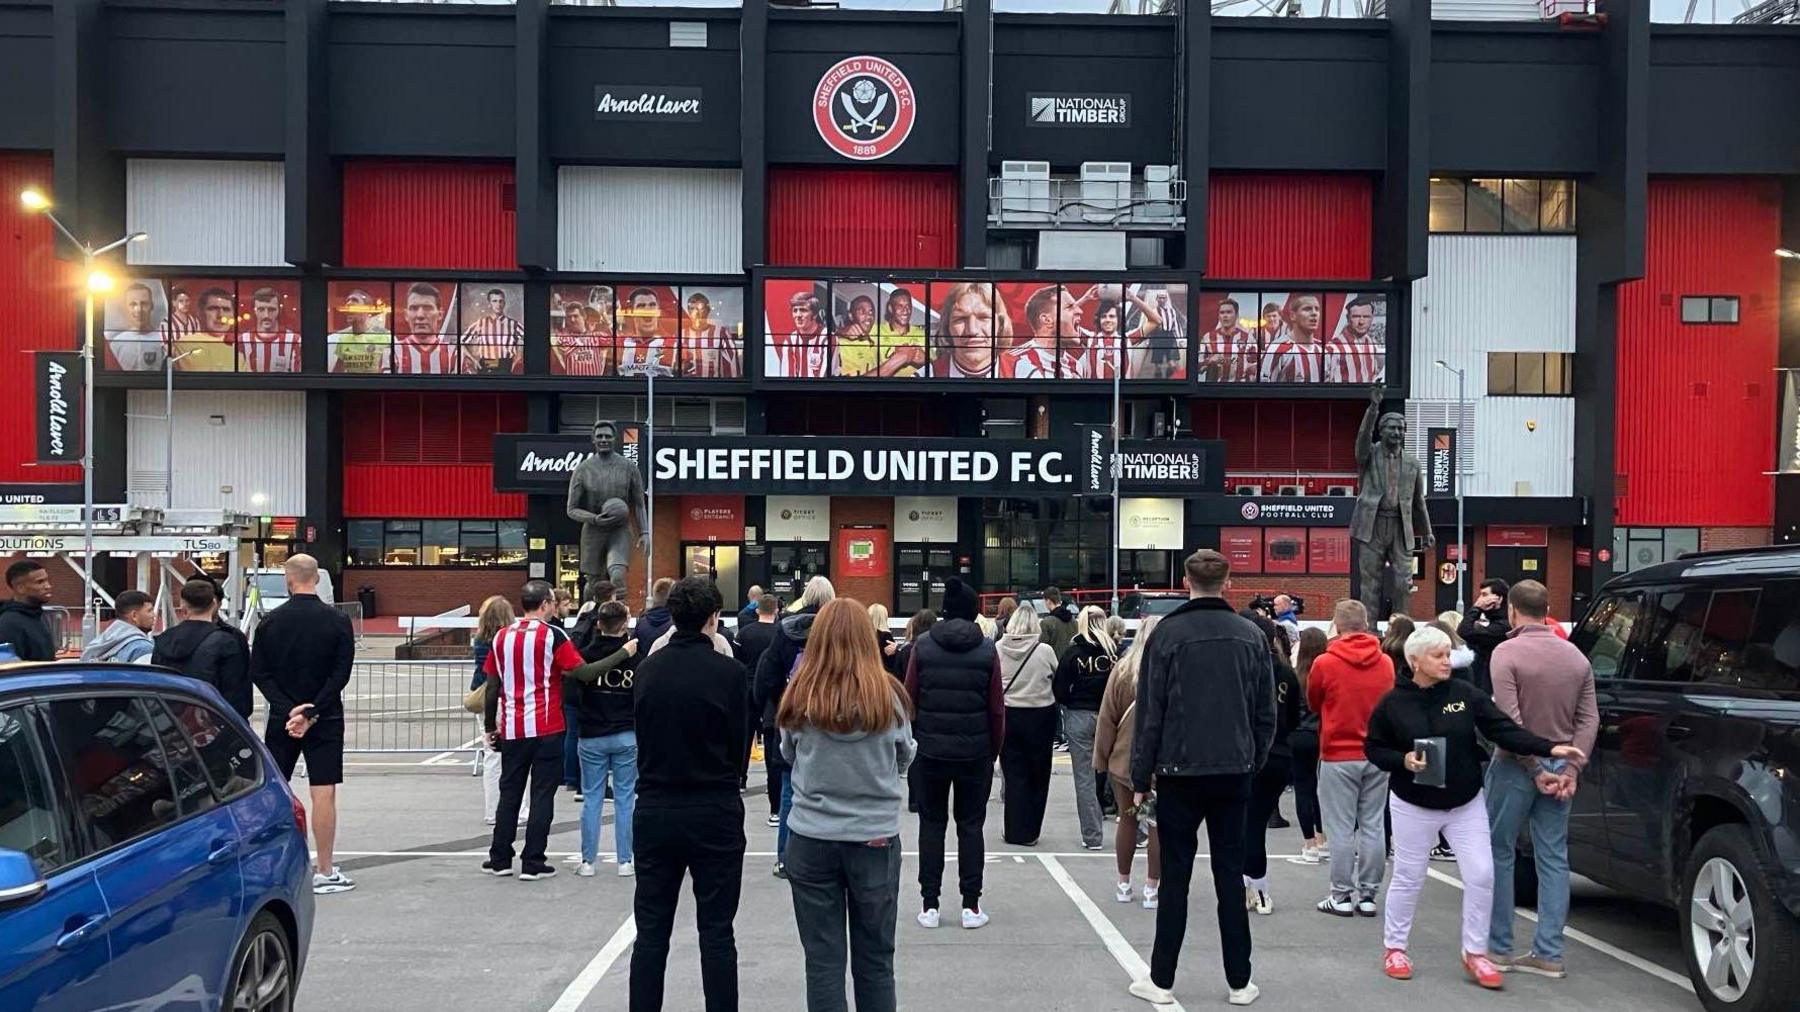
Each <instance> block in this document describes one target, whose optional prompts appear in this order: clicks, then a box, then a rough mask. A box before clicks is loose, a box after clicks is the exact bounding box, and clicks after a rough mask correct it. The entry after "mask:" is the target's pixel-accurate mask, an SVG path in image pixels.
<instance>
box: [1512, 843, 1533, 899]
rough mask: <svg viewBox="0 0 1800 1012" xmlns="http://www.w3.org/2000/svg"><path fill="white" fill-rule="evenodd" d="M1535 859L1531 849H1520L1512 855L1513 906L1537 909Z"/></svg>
mask: <svg viewBox="0 0 1800 1012" xmlns="http://www.w3.org/2000/svg"><path fill="white" fill-rule="evenodd" d="M1537 894H1538V877H1537V859H1536V858H1534V857H1532V856H1531V851H1529V850H1520V851H1516V852H1514V855H1513V906H1515V907H1530V908H1531V909H1533V910H1536V909H1537V901H1538V895H1537Z"/></svg>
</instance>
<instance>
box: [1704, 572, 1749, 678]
mask: <svg viewBox="0 0 1800 1012" xmlns="http://www.w3.org/2000/svg"><path fill="white" fill-rule="evenodd" d="M1761 594H1762V592H1761V591H1760V590H1721V591H1717V592H1715V593H1714V594H1713V596H1712V607H1711V608H1708V609H1707V611H1706V625H1705V626H1704V627H1703V628H1702V629H1701V634H1700V644H1699V646H1698V647H1696V648H1695V650H1694V656H1693V659H1692V668H1693V680H1694V681H1696V682H1705V683H1707V684H1709V685H1721V684H1724V685H1736V684H1737V680H1738V658H1739V657H1740V656H1742V654H1743V650H1744V644H1745V643H1747V642H1749V639H1750V625H1751V620H1752V618H1753V617H1754V616H1755V614H1756V602H1757V598H1758V597H1759V596H1761Z"/></svg>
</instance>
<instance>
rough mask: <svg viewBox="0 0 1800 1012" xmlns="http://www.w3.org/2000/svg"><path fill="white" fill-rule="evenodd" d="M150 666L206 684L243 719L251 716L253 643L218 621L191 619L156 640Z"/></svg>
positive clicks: (233, 628) (252, 701)
mask: <svg viewBox="0 0 1800 1012" xmlns="http://www.w3.org/2000/svg"><path fill="white" fill-rule="evenodd" d="M150 663H152V664H157V665H161V666H162V667H165V668H174V669H175V670H176V671H179V672H181V673H182V674H184V675H186V676H188V677H189V678H197V679H199V680H200V681H202V682H206V683H208V684H209V685H211V686H212V687H213V688H215V689H218V690H219V695H221V696H224V697H225V702H227V703H229V704H231V708H232V709H233V710H236V711H237V712H238V713H239V714H240V715H242V716H244V717H248V716H250V709H251V706H252V705H253V703H254V700H253V699H252V697H251V694H250V642H249V641H248V640H246V639H245V638H244V634H243V633H241V632H238V631H237V629H236V628H235V627H233V626H230V625H227V624H226V623H224V622H220V621H218V620H216V619H214V620H212V621H200V620H198V619H189V620H188V621H186V622H182V623H180V624H178V625H176V626H175V628H173V629H170V630H167V631H165V632H164V633H163V634H162V635H161V636H158V637H156V648H155V649H154V650H153V651H152V652H151V654H150Z"/></svg>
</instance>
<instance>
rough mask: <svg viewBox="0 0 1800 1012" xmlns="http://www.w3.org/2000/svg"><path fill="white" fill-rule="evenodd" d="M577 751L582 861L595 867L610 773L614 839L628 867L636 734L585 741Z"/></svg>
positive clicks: (621, 859) (635, 773)
mask: <svg viewBox="0 0 1800 1012" xmlns="http://www.w3.org/2000/svg"><path fill="white" fill-rule="evenodd" d="M576 748H577V750H578V751H579V753H580V755H581V794H582V798H581V860H582V861H584V862H586V863H588V864H593V863H594V856H595V850H596V849H597V848H598V847H599V846H600V806H601V805H603V804H605V798H606V778H607V775H608V774H611V776H612V790H613V836H614V838H615V839H616V841H617V843H618V848H619V863H620V864H629V863H630V862H631V816H632V810H633V809H635V808H636V807H637V777H638V768H637V732H636V731H621V732H619V733H618V734H609V735H604V736H602V737H599V738H582V739H581V740H580V744H579V745H577V746H576Z"/></svg>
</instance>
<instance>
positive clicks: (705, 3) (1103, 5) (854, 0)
mask: <svg viewBox="0 0 1800 1012" xmlns="http://www.w3.org/2000/svg"><path fill="white" fill-rule="evenodd" d="M617 2H618V3H619V5H620V6H622V7H652V6H668V5H669V4H671V3H674V4H677V5H679V6H684V7H739V6H742V0H617ZM838 2H839V5H840V6H842V7H844V8H847V9H864V10H867V9H883V10H918V11H934V10H942V9H943V7H944V3H943V0H838ZM1258 2H1259V0H1239V2H1238V3H1237V4H1234V5H1233V8H1235V9H1233V8H1228V9H1227V13H1236V12H1237V10H1242V11H1244V12H1245V13H1248V12H1250V11H1254V10H1255V9H1256V7H1257V4H1258ZM1303 2H1304V3H1305V4H1306V7H1307V10H1309V11H1317V10H1318V9H1319V5H1320V4H1321V3H1323V2H1325V0H1303ZM1627 2H1635V0H1627ZM1753 2H1754V0H1699V5H1698V8H1697V11H1696V18H1695V19H1696V20H1699V21H1714V20H1717V21H1729V20H1731V17H1732V15H1734V14H1736V13H1738V12H1739V11H1741V10H1743V9H1744V7H1745V6H1747V5H1748V4H1749V3H1753ZM1339 3H1340V4H1341V5H1342V6H1343V7H1346V8H1347V7H1350V6H1351V5H1352V4H1351V0H1339ZM1109 6H1110V4H1109V0H994V9H995V10H999V11H1088V12H1104V11H1105V10H1106V9H1107V7H1109ZM1687 6H1688V0H1650V16H1651V17H1652V18H1653V19H1655V20H1657V21H1680V20H1681V18H1682V15H1683V14H1684V13H1685V12H1686V11H1687Z"/></svg>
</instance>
